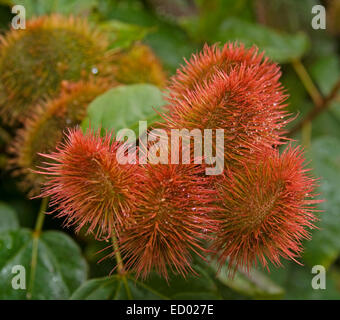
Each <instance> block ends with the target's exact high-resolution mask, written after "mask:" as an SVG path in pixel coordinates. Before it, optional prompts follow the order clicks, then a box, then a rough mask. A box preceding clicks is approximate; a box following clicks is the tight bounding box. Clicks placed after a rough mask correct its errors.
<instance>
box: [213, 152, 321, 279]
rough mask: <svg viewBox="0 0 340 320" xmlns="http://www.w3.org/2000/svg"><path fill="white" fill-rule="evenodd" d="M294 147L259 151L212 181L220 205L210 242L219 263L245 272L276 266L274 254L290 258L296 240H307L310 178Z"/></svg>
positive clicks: (311, 199) (277, 259)
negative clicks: (215, 231) (280, 151)
mask: <svg viewBox="0 0 340 320" xmlns="http://www.w3.org/2000/svg"><path fill="white" fill-rule="evenodd" d="M303 163H304V158H303V154H302V152H301V150H300V149H299V148H295V149H293V148H287V149H286V150H285V151H284V152H283V153H282V155H280V154H279V152H278V150H271V151H269V150H267V151H265V152H263V154H262V155H261V157H259V158H257V161H256V162H253V163H248V164H247V163H244V164H243V168H242V169H237V170H235V171H234V172H231V171H229V173H226V174H225V176H224V177H223V178H222V179H220V180H219V182H218V183H217V184H216V186H217V189H218V192H219V197H220V206H221V209H220V210H219V211H218V212H217V217H218V219H219V221H220V224H219V228H220V230H219V232H218V233H217V234H216V239H215V240H214V242H213V244H212V249H213V250H214V251H215V252H217V254H218V257H219V264H220V266H222V265H224V264H225V262H226V261H227V260H228V263H229V270H230V272H231V273H233V272H234V271H235V270H236V269H237V268H241V269H245V270H246V271H248V272H249V270H250V269H251V268H252V266H253V265H255V266H256V265H257V264H258V263H260V264H261V265H262V266H263V267H267V265H268V261H270V262H271V263H273V264H274V265H276V266H279V265H280V264H281V262H280V257H282V258H285V259H291V260H294V261H296V259H297V257H298V256H299V255H300V253H301V251H302V247H301V242H302V240H304V239H310V233H309V231H308V229H312V228H314V224H313V223H314V221H315V220H316V217H315V215H314V212H315V211H317V210H316V208H315V204H317V203H319V202H321V200H315V199H314V197H315V196H316V195H315V194H314V188H315V186H316V181H315V179H313V178H311V177H310V176H309V174H308V171H309V169H306V168H305V166H304V164H303Z"/></svg>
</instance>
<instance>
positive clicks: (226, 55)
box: [169, 42, 280, 100]
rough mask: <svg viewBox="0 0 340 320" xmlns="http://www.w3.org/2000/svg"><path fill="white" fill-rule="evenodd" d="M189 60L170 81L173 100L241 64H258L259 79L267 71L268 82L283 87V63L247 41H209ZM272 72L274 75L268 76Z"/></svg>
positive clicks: (182, 96) (209, 82)
mask: <svg viewBox="0 0 340 320" xmlns="http://www.w3.org/2000/svg"><path fill="white" fill-rule="evenodd" d="M185 62H186V64H185V65H184V66H182V67H181V68H179V69H178V70H177V73H176V75H174V76H173V77H172V78H171V81H170V84H169V91H170V95H171V100H174V99H175V100H176V99H179V100H182V99H183V98H185V96H186V95H187V93H188V92H191V91H193V90H195V87H196V86H197V85H203V84H206V85H209V84H211V83H213V82H214V79H213V78H214V75H215V74H216V73H219V72H221V73H224V74H227V75H228V74H229V72H230V71H231V70H235V69H238V68H240V67H241V66H244V67H250V66H258V74H257V78H258V79H261V77H262V76H263V75H267V77H266V78H267V79H266V80H267V84H268V85H269V84H271V85H272V86H277V87H278V89H279V87H280V85H279V84H277V82H278V78H279V73H280V69H279V66H278V65H276V64H274V63H272V62H270V61H269V59H268V58H266V57H264V55H263V53H259V51H258V49H257V48H256V47H252V48H250V49H246V48H245V47H244V45H243V44H240V45H238V44H237V43H231V42H228V43H226V44H225V45H224V47H223V48H222V49H220V48H219V47H218V45H217V44H214V45H212V46H208V45H207V44H206V45H205V46H204V47H203V50H202V51H201V52H200V53H198V54H196V55H192V57H191V59H190V60H189V61H187V60H185ZM268 74H269V75H271V77H268ZM270 81H271V83H270Z"/></svg>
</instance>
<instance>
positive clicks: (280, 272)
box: [270, 260, 340, 300]
mask: <svg viewBox="0 0 340 320" xmlns="http://www.w3.org/2000/svg"><path fill="white" fill-rule="evenodd" d="M282 262H283V266H282V267H274V266H273V265H271V266H270V271H271V272H270V278H271V279H272V280H273V281H275V282H276V283H278V284H279V285H280V286H282V287H284V288H285V295H284V299H293V300H302V299H313V300H314V299H317V300H326V299H339V298H340V291H339V288H337V287H338V283H339V277H337V272H336V270H333V269H332V268H331V269H330V270H328V271H327V272H326V279H325V280H326V289H314V288H313V287H312V280H313V278H314V277H315V276H316V274H315V273H312V267H311V266H306V265H305V266H302V265H299V264H297V263H296V262H294V261H288V260H283V261H282Z"/></svg>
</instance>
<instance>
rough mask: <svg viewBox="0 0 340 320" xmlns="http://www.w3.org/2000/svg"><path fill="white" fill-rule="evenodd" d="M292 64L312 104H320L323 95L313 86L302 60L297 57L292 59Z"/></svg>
mask: <svg viewBox="0 0 340 320" xmlns="http://www.w3.org/2000/svg"><path fill="white" fill-rule="evenodd" d="M292 65H293V67H294V69H295V71H296V73H297V75H298V76H299V78H300V80H301V82H302V84H303V85H304V87H305V88H306V90H307V92H308V93H309V95H310V96H311V98H312V100H313V102H314V104H315V105H316V106H321V105H322V103H323V97H322V95H321V93H320V92H319V90H318V89H317V87H316V86H315V84H314V82H313V80H312V79H311V77H310V76H309V74H308V72H307V70H306V68H305V67H304V65H303V64H302V62H301V61H300V60H299V59H295V60H293V61H292Z"/></svg>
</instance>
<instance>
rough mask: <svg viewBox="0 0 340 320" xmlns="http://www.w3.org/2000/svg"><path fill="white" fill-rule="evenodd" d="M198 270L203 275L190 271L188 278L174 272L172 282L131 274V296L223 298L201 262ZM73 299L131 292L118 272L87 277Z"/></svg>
mask: <svg viewBox="0 0 340 320" xmlns="http://www.w3.org/2000/svg"><path fill="white" fill-rule="evenodd" d="M195 270H196V271H197V272H198V273H199V276H197V275H188V276H187V278H186V279H184V278H183V277H181V276H171V277H170V279H169V282H167V281H166V280H165V279H163V278H161V277H160V276H158V275H157V274H154V273H152V274H151V275H150V276H149V278H148V279H147V280H146V281H145V282H142V281H139V280H136V279H134V278H133V277H132V276H128V279H127V282H128V288H129V289H128V290H129V291H130V292H131V298H132V299H136V300H147V299H157V300H165V299H172V300H174V299H199V300H200V299H215V300H216V299H221V296H220V295H219V292H218V288H217V286H216V284H215V283H214V281H213V280H212V279H211V278H210V277H209V276H208V274H207V273H206V272H205V271H204V270H203V269H202V268H200V267H198V266H196V267H195ZM71 299H87V300H98V299H106V300H112V299H115V300H119V299H128V295H127V290H126V287H125V284H124V282H123V281H122V278H121V276H119V275H114V276H111V277H106V278H100V279H92V280H89V281H87V282H86V283H85V284H84V285H82V286H81V287H80V288H79V289H78V290H77V291H76V292H75V293H74V294H73V295H72V297H71Z"/></svg>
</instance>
